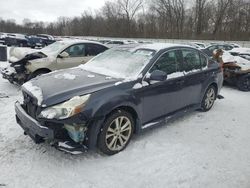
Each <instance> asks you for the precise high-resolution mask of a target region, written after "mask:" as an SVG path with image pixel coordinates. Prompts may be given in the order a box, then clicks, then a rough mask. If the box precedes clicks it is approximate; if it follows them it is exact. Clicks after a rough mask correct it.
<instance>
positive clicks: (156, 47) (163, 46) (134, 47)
mask: <svg viewBox="0 0 250 188" xmlns="http://www.w3.org/2000/svg"><path fill="white" fill-rule="evenodd" d="M171 47H190V48H192V47H191V46H189V45H184V44H172V43H152V44H130V45H122V46H119V47H116V48H123V49H126V48H127V49H130V50H137V49H141V48H144V49H149V50H154V51H160V50H163V49H166V48H171ZM194 49H195V48H194Z"/></svg>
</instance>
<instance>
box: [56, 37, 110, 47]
mask: <svg viewBox="0 0 250 188" xmlns="http://www.w3.org/2000/svg"><path fill="white" fill-rule="evenodd" d="M58 42H62V43H64V44H67V45H72V44H77V43H92V44H99V45H102V46H105V45H104V44H102V43H100V42H96V41H90V40H80V39H64V40H61V41H58Z"/></svg>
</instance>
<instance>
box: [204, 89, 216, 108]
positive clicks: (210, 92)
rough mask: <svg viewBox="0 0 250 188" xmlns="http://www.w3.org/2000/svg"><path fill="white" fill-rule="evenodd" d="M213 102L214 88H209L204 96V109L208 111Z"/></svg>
mask: <svg viewBox="0 0 250 188" xmlns="http://www.w3.org/2000/svg"><path fill="white" fill-rule="evenodd" d="M214 101H215V91H214V88H212V87H211V88H209V90H208V91H207V94H206V99H205V107H206V109H210V108H211V107H212V106H213V104H214Z"/></svg>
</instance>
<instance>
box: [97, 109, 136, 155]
mask: <svg viewBox="0 0 250 188" xmlns="http://www.w3.org/2000/svg"><path fill="white" fill-rule="evenodd" d="M133 131H134V120H133V118H132V116H131V114H129V113H128V112H126V111H123V110H118V111H116V112H114V113H112V114H111V115H110V116H109V117H108V118H107V119H106V121H105V123H104V125H103V128H102V130H101V132H100V134H99V137H98V148H99V149H100V150H101V152H103V153H105V154H107V155H114V154H116V153H118V152H120V151H122V150H124V149H125V148H126V146H127V145H128V144H129V142H130V139H131V137H132V134H133Z"/></svg>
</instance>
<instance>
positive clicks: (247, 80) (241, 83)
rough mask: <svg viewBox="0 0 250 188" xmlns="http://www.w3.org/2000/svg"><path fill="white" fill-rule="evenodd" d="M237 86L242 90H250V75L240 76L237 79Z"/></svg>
mask: <svg viewBox="0 0 250 188" xmlns="http://www.w3.org/2000/svg"><path fill="white" fill-rule="evenodd" d="M237 87H238V89H239V90H240V91H250V75H243V76H240V77H239V79H238V81H237Z"/></svg>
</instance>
